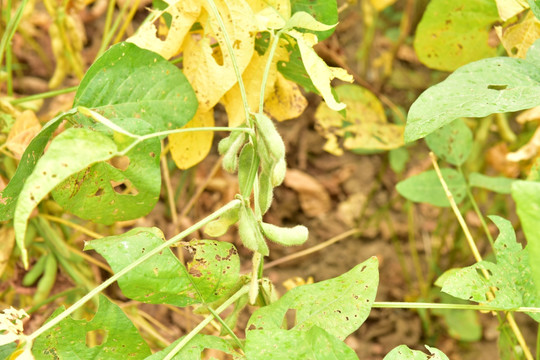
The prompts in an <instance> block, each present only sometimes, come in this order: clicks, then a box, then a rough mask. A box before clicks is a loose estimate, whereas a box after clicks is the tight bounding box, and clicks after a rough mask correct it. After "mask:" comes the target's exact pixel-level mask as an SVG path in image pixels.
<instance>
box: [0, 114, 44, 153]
mask: <svg viewBox="0 0 540 360" xmlns="http://www.w3.org/2000/svg"><path fill="white" fill-rule="evenodd" d="M40 130H41V124H40V123H39V120H38V118H37V117H36V114H34V112H33V111H31V110H25V111H23V112H22V113H21V114H20V115H19V116H17V118H16V119H15V124H13V127H12V128H11V130H10V132H9V135H8V138H7V141H6V147H7V148H8V149H9V151H11V153H12V154H13V156H14V157H15V158H16V159H19V160H20V159H21V157H22V155H23V153H24V150H26V147H27V146H28V144H30V141H32V139H33V138H34V136H36V134H37V133H38V132H39V131H40Z"/></svg>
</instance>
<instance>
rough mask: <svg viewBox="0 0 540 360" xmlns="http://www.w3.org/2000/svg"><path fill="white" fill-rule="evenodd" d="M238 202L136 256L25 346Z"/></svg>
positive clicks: (38, 332)
mask: <svg viewBox="0 0 540 360" xmlns="http://www.w3.org/2000/svg"><path fill="white" fill-rule="evenodd" d="M239 203H240V200H233V201H231V202H229V203H228V204H227V205H225V206H223V207H222V208H221V209H219V210H217V211H216V212H214V213H212V214H210V215H208V216H207V217H205V218H204V219H202V220H201V221H199V222H197V223H196V224H194V225H192V226H190V227H189V228H187V229H186V230H184V231H182V232H181V233H179V234H178V235H176V236H174V237H172V238H171V239H169V240H167V241H166V242H164V243H163V244H161V245H160V246H158V247H156V248H154V249H153V250H151V251H149V252H148V253H146V254H145V255H143V256H141V257H140V258H138V259H137V260H135V261H134V262H132V263H131V264H129V265H128V266H126V267H125V268H123V269H122V270H120V271H119V272H117V273H116V274H114V275H113V276H111V277H110V278H108V279H107V280H105V281H104V282H103V283H101V284H100V285H99V286H97V287H96V288H94V289H93V290H92V291H90V292H89V293H88V294H86V295H85V296H83V297H82V298H81V299H80V300H78V301H77V302H76V303H75V304H73V305H71V306H70V307H69V308H68V309H66V310H65V311H64V312H62V313H61V314H60V315H58V316H57V317H55V318H54V319H52V320H51V321H49V322H48V323H46V324H45V325H43V326H42V327H40V328H39V329H37V330H36V331H34V332H33V333H32V334H30V335H28V336H27V337H26V339H27V344H26V348H28V349H30V348H31V346H32V342H33V341H34V339H36V338H37V337H38V336H40V335H41V334H43V333H44V332H46V331H48V330H50V329H52V328H53V327H55V326H56V325H58V323H60V322H61V321H62V320H64V319H65V318H67V317H68V316H69V315H71V314H72V313H73V312H74V311H75V310H77V309H79V308H80V307H81V306H83V305H84V304H85V303H86V302H88V301H89V300H90V299H92V298H93V297H94V296H95V295H97V294H99V293H100V292H101V291H103V290H105V289H106V288H107V287H108V286H109V285H111V284H113V283H114V282H115V281H117V280H118V279H119V278H121V277H122V276H124V275H125V274H127V273H128V272H130V271H131V270H133V269H134V268H136V267H137V266H139V265H140V264H142V263H143V262H145V261H146V260H148V259H149V258H151V257H152V256H154V255H156V254H158V253H160V252H161V251H163V250H164V249H166V248H168V247H169V246H171V245H173V244H175V243H176V242H178V241H180V240H182V239H183V238H185V237H186V236H188V235H189V234H191V233H193V232H195V231H197V230H199V229H200V228H202V227H203V226H205V225H206V224H208V223H209V222H210V221H212V220H215V219H217V218H219V217H220V216H221V215H223V214H224V213H226V212H227V211H229V210H230V209H232V208H234V207H236V206H238V205H239Z"/></svg>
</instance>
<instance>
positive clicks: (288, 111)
mask: <svg viewBox="0 0 540 360" xmlns="http://www.w3.org/2000/svg"><path fill="white" fill-rule="evenodd" d="M307 104H308V102H307V100H306V98H305V97H304V95H302V92H301V91H300V88H299V87H298V85H296V84H295V83H293V82H292V81H289V80H287V79H285V78H284V77H283V75H281V74H280V73H278V74H277V79H276V81H275V83H274V88H273V91H270V93H269V94H268V97H267V98H266V101H265V102H264V111H265V112H266V113H267V114H268V115H270V116H271V117H273V118H274V119H276V120H277V121H284V120H289V119H294V118H297V117H299V116H300V115H301V114H302V113H303V112H304V110H305V108H306V107H307Z"/></svg>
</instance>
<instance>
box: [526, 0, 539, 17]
mask: <svg viewBox="0 0 540 360" xmlns="http://www.w3.org/2000/svg"><path fill="white" fill-rule="evenodd" d="M528 2H529V6H530V7H531V11H532V12H533V14H534V16H536V18H537V19H540V0H528Z"/></svg>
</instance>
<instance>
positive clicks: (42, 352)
mask: <svg viewBox="0 0 540 360" xmlns="http://www.w3.org/2000/svg"><path fill="white" fill-rule="evenodd" d="M64 310H65V308H64V306H62V307H60V308H59V309H57V310H56V311H55V312H54V313H53V314H52V315H51V317H50V318H49V320H52V319H54V318H55V317H56V316H58V315H60V313H61V312H62V311H64ZM93 331H96V332H97V334H99V332H101V334H102V336H103V339H102V340H103V342H102V343H101V344H99V345H96V346H93V347H90V346H88V345H87V344H86V336H87V333H89V332H93ZM32 352H33V355H34V356H35V358H36V359H111V360H124V359H134V360H137V359H145V358H146V357H147V356H150V355H151V354H152V352H151V351H150V347H149V346H148V345H147V344H146V342H145V341H144V340H143V338H142V337H141V335H140V334H139V332H138V331H137V328H135V326H134V325H133V324H132V323H131V321H130V320H129V319H128V317H127V316H126V315H125V314H124V313H123V312H122V310H121V309H120V308H119V307H118V306H117V305H115V304H113V303H112V302H110V301H109V300H107V298H106V297H105V296H103V295H101V296H100V297H99V307H98V310H97V313H96V314H95V315H94V318H93V319H92V320H90V321H86V320H75V319H73V318H71V317H68V318H66V319H64V320H62V321H61V322H60V323H58V324H57V325H56V326H54V328H52V329H50V330H48V331H46V332H45V333H43V334H42V335H41V336H38V337H37V338H36V340H35V342H34V346H33V347H32Z"/></svg>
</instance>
